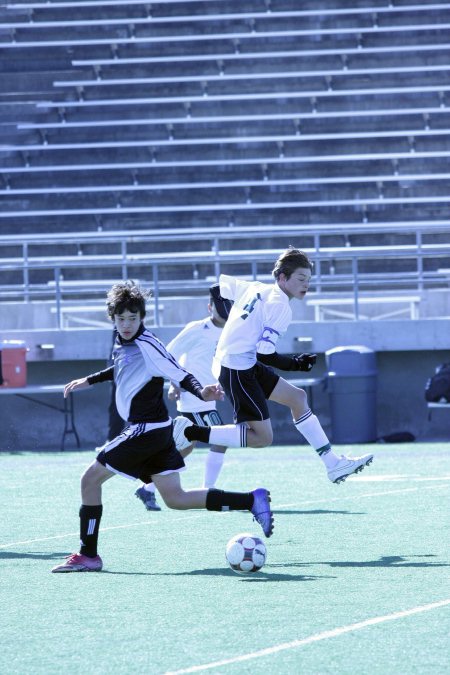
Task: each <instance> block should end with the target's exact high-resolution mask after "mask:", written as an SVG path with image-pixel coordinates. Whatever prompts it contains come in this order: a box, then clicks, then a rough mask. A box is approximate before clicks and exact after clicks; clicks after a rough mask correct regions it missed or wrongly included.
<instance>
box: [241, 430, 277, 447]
mask: <svg viewBox="0 0 450 675" xmlns="http://www.w3.org/2000/svg"><path fill="white" fill-rule="evenodd" d="M247 441H248V442H247V445H248V446H249V447H250V448H267V446H268V445H272V441H273V433H271V432H263V433H258V434H257V435H256V436H252V437H251V438H250V437H247Z"/></svg>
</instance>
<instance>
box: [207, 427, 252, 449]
mask: <svg viewBox="0 0 450 675" xmlns="http://www.w3.org/2000/svg"><path fill="white" fill-rule="evenodd" d="M209 442H210V443H211V445H223V446H224V447H225V448H246V447H247V425H246V424H224V425H222V426H220V427H211V431H210V434H209Z"/></svg>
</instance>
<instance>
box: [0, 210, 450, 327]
mask: <svg viewBox="0 0 450 675" xmlns="http://www.w3.org/2000/svg"><path fill="white" fill-rule="evenodd" d="M386 233H390V234H391V235H394V234H395V235H396V237H397V239H398V240H399V241H401V240H402V239H401V235H402V234H403V235H404V236H405V237H406V238H407V240H408V243H398V244H395V243H394V244H382V245H377V244H375V243H368V244H367V245H361V244H359V245H355V244H354V243H352V237H356V236H357V235H362V234H363V235H371V236H372V238H373V240H374V241H376V238H378V241H380V240H381V238H382V236H383V234H386ZM255 235H256V232H255V229H254V228H249V227H247V228H217V229H216V230H209V231H208V232H207V233H205V231H204V230H203V229H201V228H198V229H197V230H182V229H178V230H159V231H156V230H154V231H151V230H149V231H142V232H139V231H134V232H125V231H122V232H116V233H104V232H97V233H94V232H92V233H78V234H75V233H68V234H60V235H48V236H40V235H29V236H27V237H26V238H24V240H23V241H22V242H18V240H17V238H14V237H12V236H3V237H0V255H2V257H1V258H0V297H1V299H2V301H3V302H4V303H8V304H9V305H10V306H11V303H31V302H37V301H41V302H42V301H44V302H46V303H50V304H51V305H52V306H53V308H54V309H53V312H54V314H55V317H56V326H57V327H58V328H63V327H64V326H63V310H64V307H65V306H66V305H67V303H73V302H74V301H76V302H77V303H79V304H80V303H85V304H86V306H88V305H89V304H91V305H92V303H95V302H97V304H98V302H99V301H100V300H101V301H103V300H104V297H105V292H106V291H107V290H108V288H109V287H110V285H111V284H112V283H113V282H114V280H119V279H126V278H135V279H139V280H140V281H141V283H143V284H144V285H146V286H148V287H150V288H151V289H152V294H153V301H154V325H156V326H158V325H160V324H161V321H162V317H161V313H160V306H161V302H162V301H163V299H164V298H168V297H170V296H174V295H176V296H182V297H193V296H199V295H205V294H206V293H207V289H208V288H209V286H210V284H211V283H212V281H213V280H215V279H217V278H218V276H219V274H220V273H222V272H225V273H231V274H237V275H239V276H242V277H246V278H250V279H261V280H264V281H267V280H269V279H270V272H271V269H272V267H273V263H274V261H275V260H276V258H277V257H278V255H279V253H280V252H281V251H282V250H283V249H284V248H287V246H288V245H289V244H293V245H296V246H298V247H299V248H301V249H302V250H304V251H305V252H306V253H307V254H308V255H309V256H310V258H311V260H312V261H313V262H314V275H313V280H312V285H311V290H312V292H315V293H316V297H317V296H320V294H321V295H323V294H337V297H346V298H348V297H352V298H353V300H354V315H355V318H356V319H358V318H359V305H358V301H359V298H360V297H362V295H364V294H366V295H367V294H375V295H379V296H380V297H382V296H383V295H389V294H391V295H392V294H395V295H396V296H401V293H405V294H408V293H411V291H414V292H416V293H422V292H423V291H426V290H427V289H439V288H441V289H445V288H448V284H449V274H448V268H450V222H448V221H443V222H442V223H441V224H439V225H436V224H434V225H433V226H431V225H430V224H429V223H425V222H424V223H416V224H414V227H413V226H412V225H411V223H403V224H402V223H395V224H389V223H386V224H384V225H383V224H381V225H379V226H364V225H354V226H353V227H352V226H349V227H348V228H346V229H345V232H343V231H342V229H341V228H336V227H334V228H333V227H332V226H322V227H320V226H314V227H301V226H291V227H286V228H283V231H282V232H277V230H276V229H275V230H274V228H270V229H269V228H258V231H257V235H258V238H260V237H263V236H267V237H269V236H270V235H271V236H272V238H273V239H275V238H276V241H277V243H278V242H279V244H280V246H279V248H264V249H260V250H258V249H257V248H255V247H256V246H257V245H256V243H255ZM433 235H435V236H436V237H437V236H438V235H440V236H439V237H438V238H439V241H434V240H433ZM330 237H331V238H332V239H330ZM339 237H341V238H342V245H331V244H330V241H332V240H334V241H335V240H336V238H339ZM236 240H240V241H239V244H243V245H241V246H240V248H239V250H227V247H228V248H229V247H230V246H232V245H235V243H236ZM169 241H170V248H171V250H170V251H169V252H168V251H164V250H162V251H160V252H145V248H148V249H149V250H151V249H153V250H154V249H155V248H156V247H157V245H159V246H160V247H161V246H165V247H166V248H167V243H168V242H169ZM303 243H307V244H308V245H306V246H304V245H303ZM64 245H65V248H67V246H73V247H74V249H73V251H74V253H73V254H67V253H64V254H62V253H61V254H59V253H58V250H61V247H62V246H64ZM92 245H95V246H97V248H103V247H107V246H109V247H112V249H114V250H113V252H108V253H105V254H99V253H98V252H88V253H86V252H85V251H89V247H91V246H92ZM195 247H196V248H195ZM202 247H203V248H205V247H207V249H208V250H201V248H202ZM42 248H44V250H45V252H46V253H45V255H44V254H42ZM183 249H185V250H183ZM186 249H187V250H186ZM143 251H144V252H143ZM11 252H12V255H11ZM7 253H8V255H6V254H7ZM2 274H3V275H5V276H4V277H3V279H2V276H1V275H2ZM5 278H6V280H5ZM2 311H3V310H2Z"/></svg>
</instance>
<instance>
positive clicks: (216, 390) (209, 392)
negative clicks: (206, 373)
mask: <svg viewBox="0 0 450 675" xmlns="http://www.w3.org/2000/svg"><path fill="white" fill-rule="evenodd" d="M202 397H203V400H204V401H223V399H224V398H225V393H224V391H223V389H222V387H221V386H220V384H219V383H217V384H207V385H206V387H203V389H202Z"/></svg>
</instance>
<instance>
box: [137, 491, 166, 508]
mask: <svg viewBox="0 0 450 675" xmlns="http://www.w3.org/2000/svg"><path fill="white" fill-rule="evenodd" d="M134 494H135V495H136V497H138V498H139V499H140V500H141V502H142V503H143V504H144V506H145V508H146V509H147V511H161V507H160V505H159V504H158V502H157V501H156V497H155V493H154V492H149V491H148V490H146V489H145V488H144V487H140V488H138V489H137V490H136V492H135V493H134Z"/></svg>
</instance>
